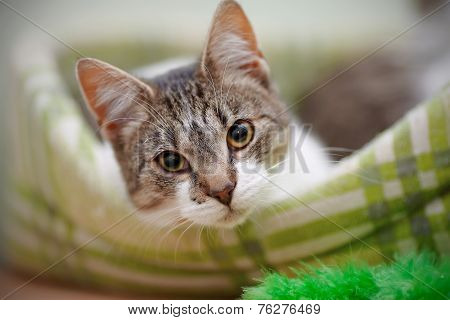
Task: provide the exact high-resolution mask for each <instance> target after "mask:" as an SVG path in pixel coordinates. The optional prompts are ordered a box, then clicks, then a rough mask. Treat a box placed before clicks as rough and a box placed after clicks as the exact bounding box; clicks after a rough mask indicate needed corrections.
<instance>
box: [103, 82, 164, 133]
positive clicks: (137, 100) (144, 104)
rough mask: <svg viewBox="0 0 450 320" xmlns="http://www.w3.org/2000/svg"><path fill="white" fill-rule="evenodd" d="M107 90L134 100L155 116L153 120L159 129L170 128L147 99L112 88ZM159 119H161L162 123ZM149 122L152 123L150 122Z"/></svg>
mask: <svg viewBox="0 0 450 320" xmlns="http://www.w3.org/2000/svg"><path fill="white" fill-rule="evenodd" d="M109 91H111V92H115V93H118V94H120V95H121V96H124V97H125V98H129V99H130V100H131V101H133V102H135V103H136V104H137V105H138V106H139V107H141V108H143V109H144V111H146V112H147V113H148V114H149V115H150V116H152V117H154V118H155V120H156V121H157V122H158V124H159V125H161V126H162V127H161V129H162V128H164V127H166V128H170V126H169V124H168V123H167V122H166V120H165V119H164V118H163V116H162V115H161V114H160V113H159V112H158V111H157V110H155V109H154V107H153V106H152V105H151V104H149V103H148V101H145V100H143V99H136V98H134V97H132V96H130V95H128V94H126V93H123V92H121V91H120V92H119V91H117V90H114V89H112V88H110V89H109ZM146 105H148V107H150V108H151V109H152V111H153V112H155V113H156V114H157V115H158V116H159V118H160V119H157V118H156V117H155V115H154V114H153V113H151V111H150V109H149V108H148V107H147V106H146ZM160 121H162V123H161V122H160ZM149 123H150V122H149ZM151 124H153V123H151Z"/></svg>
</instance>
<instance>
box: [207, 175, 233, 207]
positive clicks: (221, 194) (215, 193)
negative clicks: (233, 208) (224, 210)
mask: <svg viewBox="0 0 450 320" xmlns="http://www.w3.org/2000/svg"><path fill="white" fill-rule="evenodd" d="M235 187H236V183H235V182H231V181H230V182H227V183H226V184H225V185H224V186H222V187H221V188H219V189H217V190H214V189H212V190H210V192H209V196H211V197H213V198H216V199H217V200H218V201H220V202H221V203H223V204H224V205H226V206H228V205H229V204H230V203H231V198H232V196H233V190H234V188H235Z"/></svg>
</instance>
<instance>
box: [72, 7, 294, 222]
mask: <svg viewBox="0 0 450 320" xmlns="http://www.w3.org/2000/svg"><path fill="white" fill-rule="evenodd" d="M77 75H78V79H79V83H80V87H81V90H82V92H83V95H84V98H85V100H86V102H87V104H88V106H89V107H90V109H91V110H92V111H93V114H94V115H95V116H96V118H97V120H98V124H99V126H100V127H101V129H102V133H103V136H104V137H105V138H106V139H107V140H109V141H110V142H111V144H112V146H113V148H114V151H115V154H116V157H117V159H118V161H119V164H120V166H121V169H122V173H123V176H124V178H125V181H126V183H127V187H128V191H129V194H130V197H131V199H132V201H133V202H134V203H135V205H136V206H137V207H138V208H140V209H141V210H142V211H143V212H144V213H145V212H147V214H151V212H152V211H158V209H159V208H168V207H172V208H177V209H176V210H172V212H171V213H170V214H167V216H169V217H170V216H173V218H174V219H178V221H181V220H188V221H191V222H194V223H197V224H201V225H212V226H225V227H230V226H234V225H236V224H239V223H241V222H243V221H244V220H245V218H246V217H247V216H248V214H250V213H251V211H252V210H253V209H254V208H256V207H258V206H259V205H261V204H264V203H265V202H264V201H265V200H266V202H267V197H268V195H269V194H268V193H270V189H271V188H270V183H269V182H268V181H267V180H266V179H267V178H265V177H266V176H267V169H268V168H269V167H270V166H271V165H273V164H274V162H277V161H279V160H280V159H281V157H283V156H284V154H285V152H286V140H285V139H282V138H280V137H282V136H283V135H284V134H285V132H286V128H287V124H288V118H287V116H286V114H284V113H283V111H284V105H283V104H282V103H281V102H280V101H279V99H278V98H277V95H276V93H275V92H274V90H273V88H272V85H271V83H270V79H269V70H268V66H267V63H266V61H265V60H264V58H263V56H262V54H261V52H260V51H259V49H258V46H257V42H256V38H255V35H254V33H253V30H252V27H251V25H250V23H249V21H248V19H247V17H246V16H245V14H244V12H243V11H242V9H241V7H240V6H239V5H238V4H237V3H236V2H234V1H223V2H222V3H221V4H220V5H219V8H218V9H217V11H216V14H215V16H214V19H213V22H212V26H211V28H210V32H209V35H208V39H207V43H206V45H205V48H204V50H203V53H202V55H201V58H200V61H199V62H198V63H197V64H195V65H192V66H189V67H186V68H182V69H178V70H174V71H172V72H169V73H168V74H165V75H163V76H160V77H157V78H155V79H152V80H150V81H143V80H139V79H137V78H135V77H133V76H131V75H129V74H127V73H125V72H124V71H121V70H119V69H117V68H115V67H113V66H111V65H109V64H107V63H104V62H101V61H98V60H95V59H82V60H80V61H79V62H78V65H77ZM169 219H170V218H169Z"/></svg>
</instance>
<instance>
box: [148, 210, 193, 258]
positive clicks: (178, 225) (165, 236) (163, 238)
mask: <svg viewBox="0 0 450 320" xmlns="http://www.w3.org/2000/svg"><path fill="white" fill-rule="evenodd" d="M177 222H178V223H175V225H174V226H173V227H172V228H170V229H169V230H167V232H166V233H165V234H164V235H163V236H162V237H161V239H160V240H159V242H158V245H157V246H156V254H157V256H158V259H159V252H160V250H161V245H162V243H163V242H164V240H165V239H166V238H167V237H168V236H169V235H170V234H171V233H172V232H173V231H174V230H175V229H177V228H180V227H182V226H183V225H185V224H187V223H189V222H190V221H189V220H183V219H178V220H177Z"/></svg>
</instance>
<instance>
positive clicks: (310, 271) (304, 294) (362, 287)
mask: <svg viewBox="0 0 450 320" xmlns="http://www.w3.org/2000/svg"><path fill="white" fill-rule="evenodd" d="M306 269H307V271H299V270H293V271H294V272H295V274H296V275H297V277H296V278H289V277H287V276H285V275H282V274H279V273H270V274H267V275H266V276H265V278H264V279H263V280H262V283H261V284H260V285H258V286H255V287H251V288H246V289H245V292H244V295H243V298H244V299H262V300H292V299H303V300H335V299H340V300H344V299H353V300H366V299H401V300H406V299H449V298H450V257H449V256H446V257H442V258H440V259H437V258H436V257H435V256H434V255H433V254H431V253H428V252H425V253H421V254H410V255H407V256H402V257H398V258H396V262H395V263H392V264H381V265H377V266H368V265H366V264H364V263H361V262H351V263H347V264H346V265H345V266H343V267H327V266H323V265H322V266H320V267H318V268H316V267H311V266H307V268H306Z"/></svg>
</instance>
